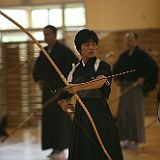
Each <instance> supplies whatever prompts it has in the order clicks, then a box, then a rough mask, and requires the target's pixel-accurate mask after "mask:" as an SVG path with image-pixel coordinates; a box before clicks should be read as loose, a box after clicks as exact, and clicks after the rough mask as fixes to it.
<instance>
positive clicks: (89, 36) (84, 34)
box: [74, 29, 99, 51]
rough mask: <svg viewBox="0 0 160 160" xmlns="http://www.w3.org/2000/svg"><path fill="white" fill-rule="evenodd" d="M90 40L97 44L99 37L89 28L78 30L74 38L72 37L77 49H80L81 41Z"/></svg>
mask: <svg viewBox="0 0 160 160" xmlns="http://www.w3.org/2000/svg"><path fill="white" fill-rule="evenodd" d="M90 41H92V42H96V44H98V42H99V39H98V37H97V34H96V33H95V32H94V31H92V30H89V29H82V30H80V31H79V32H78V33H77V34H76V36H75V39H74V44H75V46H76V49H77V51H79V50H80V49H81V45H82V44H83V43H86V42H90Z"/></svg>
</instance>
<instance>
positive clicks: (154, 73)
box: [113, 46, 158, 94]
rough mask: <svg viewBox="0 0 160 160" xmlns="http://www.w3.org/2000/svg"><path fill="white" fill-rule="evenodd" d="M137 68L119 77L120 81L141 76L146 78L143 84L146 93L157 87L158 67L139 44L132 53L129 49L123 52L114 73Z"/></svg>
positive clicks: (132, 80) (133, 79)
mask: <svg viewBox="0 0 160 160" xmlns="http://www.w3.org/2000/svg"><path fill="white" fill-rule="evenodd" d="M132 69H135V72H132V73H130V74H126V75H122V76H119V77H117V79H118V80H119V81H131V82H134V81H136V80H137V78H139V77H143V78H144V79H145V83H144V85H143V86H142V88H143V91H144V92H145V94H147V92H149V91H150V90H152V89H153V88H154V87H155V84H156V83H157V79H158V67H157V65H156V63H155V62H154V61H153V59H152V58H151V57H150V56H149V55H148V54H147V53H146V52H145V51H143V50H142V49H140V48H139V47H138V46H137V47H136V48H135V49H134V51H133V53H132V55H129V50H127V51H125V52H123V53H122V54H121V55H120V57H119V59H118V60H117V62H116V63H115V64H114V66H113V73H114V74H115V73H119V72H123V71H127V70H132Z"/></svg>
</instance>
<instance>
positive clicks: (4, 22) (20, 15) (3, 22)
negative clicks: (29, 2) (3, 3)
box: [0, 9, 28, 30]
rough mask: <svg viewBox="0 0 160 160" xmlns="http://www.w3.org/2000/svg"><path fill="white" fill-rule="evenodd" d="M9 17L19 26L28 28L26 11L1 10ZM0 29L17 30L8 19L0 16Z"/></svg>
mask: <svg viewBox="0 0 160 160" xmlns="http://www.w3.org/2000/svg"><path fill="white" fill-rule="evenodd" d="M1 11H2V12H4V13H5V14H6V15H8V16H9V17H11V18H13V19H14V20H15V21H16V22H18V23H19V24H21V25H22V26H23V27H25V28H26V27H28V19H27V11H26V10H17V9H1ZM0 29H1V30H7V29H17V26H16V25H14V24H13V23H11V22H10V21H9V20H8V19H6V18H5V17H3V16H2V15H0Z"/></svg>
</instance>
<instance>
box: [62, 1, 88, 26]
mask: <svg viewBox="0 0 160 160" xmlns="http://www.w3.org/2000/svg"><path fill="white" fill-rule="evenodd" d="M75 17H76V18H75ZM64 22H65V26H84V25H85V24H86V19H85V8H84V5H83V4H68V5H66V7H65V9H64Z"/></svg>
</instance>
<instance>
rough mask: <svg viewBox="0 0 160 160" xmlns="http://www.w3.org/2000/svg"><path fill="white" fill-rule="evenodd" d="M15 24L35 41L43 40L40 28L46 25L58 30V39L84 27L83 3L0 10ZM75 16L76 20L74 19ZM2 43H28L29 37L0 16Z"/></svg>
mask: <svg viewBox="0 0 160 160" xmlns="http://www.w3.org/2000/svg"><path fill="white" fill-rule="evenodd" d="M0 10H1V11H2V12H4V13H5V14H7V15H8V16H9V17H11V18H13V19H14V20H15V21H16V22H18V23H19V24H20V25H22V26H23V27H24V28H27V29H28V31H30V32H32V33H33V36H34V37H35V38H36V39H37V40H43V39H44V38H43V33H42V28H43V27H44V26H46V25H48V24H50V25H54V26H55V27H57V28H58V36H57V38H58V39H63V38H64V32H65V31H75V30H77V29H81V28H83V27H85V25H86V18H85V7H84V4H83V3H69V4H68V3H67V4H66V3H65V4H58V5H57V4H56V5H49V6H36V7H34V6H33V7H32V6H30V7H23V9H17V8H16V9H8V8H7V9H0ZM75 15H76V18H75ZM0 29H1V30H2V38H1V39H2V42H16V41H19V42H20V41H28V40H29V37H28V36H26V35H25V34H24V33H22V32H21V31H20V29H19V28H18V27H17V26H16V25H14V24H13V23H12V22H10V21H9V20H8V19H6V18H5V17H3V16H2V15H0Z"/></svg>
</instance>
